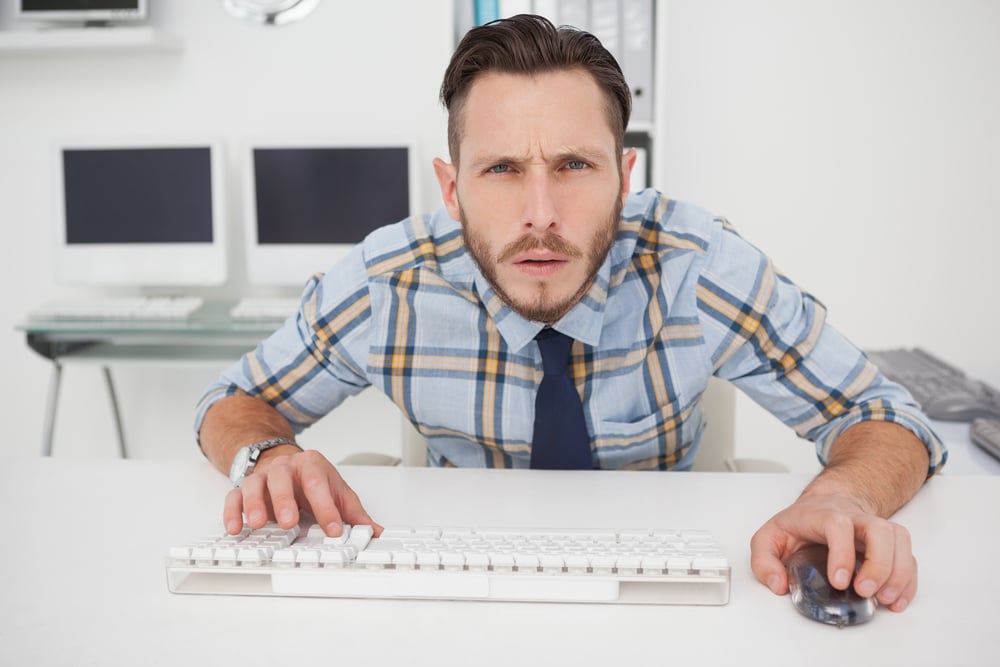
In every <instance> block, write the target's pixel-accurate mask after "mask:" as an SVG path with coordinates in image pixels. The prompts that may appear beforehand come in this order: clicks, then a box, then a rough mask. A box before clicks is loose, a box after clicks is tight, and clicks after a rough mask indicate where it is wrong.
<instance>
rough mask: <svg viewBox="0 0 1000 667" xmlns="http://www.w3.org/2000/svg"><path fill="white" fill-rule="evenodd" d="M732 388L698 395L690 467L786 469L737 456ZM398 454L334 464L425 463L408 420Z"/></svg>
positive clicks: (720, 386) (722, 385)
mask: <svg viewBox="0 0 1000 667" xmlns="http://www.w3.org/2000/svg"><path fill="white" fill-rule="evenodd" d="M735 413H736V390H735V389H734V388H733V385H731V384H730V383H728V382H725V381H723V380H717V379H715V378H712V379H711V380H710V381H709V383H708V389H706V390H705V395H704V396H703V397H702V414H703V415H705V422H706V425H705V432H704V433H702V436H701V445H700V447H699V449H698V455H697V456H696V457H695V461H694V465H693V466H692V468H691V469H692V470H699V471H705V472H788V468H786V467H785V466H783V465H781V464H780V463H777V462H775V461H769V460H766V459H737V458H736V457H735V455H734V453H735V446H736V424H735V422H736V420H735V417H736V414H735ZM402 422H403V424H402V428H403V451H402V457H395V456H389V455H387V454H376V453H370V452H362V453H359V454H352V455H351V456H348V457H346V458H344V459H343V460H341V461H340V463H339V464H338V465H400V464H402V465H405V466H425V465H427V443H426V441H425V440H424V437H423V436H422V435H420V432H419V431H417V429H416V428H414V426H413V424H411V423H410V422H409V421H408V420H406V419H403V420H402Z"/></svg>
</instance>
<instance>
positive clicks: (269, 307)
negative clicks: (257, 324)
mask: <svg viewBox="0 0 1000 667" xmlns="http://www.w3.org/2000/svg"><path fill="white" fill-rule="evenodd" d="M298 309H299V299H298V297H294V298H270V297H245V298H243V299H240V301H239V302H238V303H237V304H236V305H235V306H233V308H232V310H230V311H229V316H230V317H231V318H233V319H234V320H284V319H285V318H287V317H288V316H289V315H292V314H293V313H295V311H297V310H298Z"/></svg>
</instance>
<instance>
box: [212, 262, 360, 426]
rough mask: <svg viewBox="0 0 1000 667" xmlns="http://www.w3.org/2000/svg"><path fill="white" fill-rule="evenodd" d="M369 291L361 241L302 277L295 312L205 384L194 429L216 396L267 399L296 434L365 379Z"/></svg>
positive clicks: (358, 389) (338, 403)
mask: <svg viewBox="0 0 1000 667" xmlns="http://www.w3.org/2000/svg"><path fill="white" fill-rule="evenodd" d="M370 322H371V297H370V294H369V291H368V282H367V272H366V270H365V265H364V261H363V258H362V250H361V246H358V247H356V248H355V249H354V250H353V251H352V252H351V253H350V254H349V255H348V256H347V257H346V258H345V259H344V260H343V261H341V262H340V263H338V264H337V265H336V266H335V267H334V268H333V269H331V270H330V272H328V273H327V274H325V275H324V274H317V275H315V276H314V277H313V278H312V279H310V280H309V282H308V283H307V284H306V286H305V288H304V290H303V292H302V298H301V301H300V304H299V309H298V312H296V313H295V315H293V316H292V317H290V318H288V320H286V321H285V323H284V324H283V325H282V326H281V328H279V329H278V330H277V331H275V332H274V333H273V334H271V335H270V336H269V337H268V338H267V339H266V340H264V341H263V342H261V343H260V344H259V345H257V347H256V349H254V350H253V351H252V352H248V353H247V354H245V355H243V357H242V358H241V359H240V360H239V361H238V362H237V363H235V364H233V365H232V366H231V367H230V368H228V369H227V370H226V371H224V372H223V373H222V375H221V377H220V378H219V379H218V380H217V381H216V382H214V383H212V384H211V385H209V387H208V388H207V389H206V390H205V393H204V394H203V395H202V397H201V399H200V400H199V402H198V406H197V411H196V415H195V423H194V429H195V433H198V432H199V431H200V429H201V424H202V421H203V420H204V418H205V412H206V411H207V410H208V409H209V408H210V407H211V406H212V405H213V404H214V403H216V402H217V401H218V400H220V399H222V398H224V397H226V396H232V395H234V394H245V395H248V396H254V397H257V398H260V399H262V400H265V401H267V402H268V403H269V404H270V405H272V406H273V407H274V408H276V409H277V410H278V411H279V412H280V413H281V414H282V415H284V416H285V418H286V419H288V421H289V423H290V424H291V426H292V429H293V430H294V431H295V432H296V433H299V432H301V431H302V430H303V429H305V428H306V427H308V426H309V425H311V424H312V423H313V422H315V421H316V420H318V419H319V418H320V417H322V416H323V415H325V414H327V413H328V412H330V410H332V409H333V408H335V407H337V406H338V405H340V403H342V402H343V401H344V400H345V399H347V398H348V397H350V396H353V395H355V394H357V393H359V392H360V391H361V390H363V389H364V388H365V387H367V386H368V384H369V382H368V380H367V378H366V375H365V363H366V359H367V352H368V349H367V348H368V343H367V341H368V329H369V324H370Z"/></svg>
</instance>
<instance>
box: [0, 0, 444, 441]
mask: <svg viewBox="0 0 1000 667" xmlns="http://www.w3.org/2000/svg"><path fill="white" fill-rule="evenodd" d="M150 4H151V5H153V8H152V11H153V16H152V23H154V24H155V25H156V26H158V27H160V28H162V29H163V30H164V31H165V32H167V33H169V34H171V35H175V36H177V37H179V38H180V39H182V40H183V43H184V47H183V50H182V51H181V52H180V53H155V52H153V53H149V52H146V53H117V52H112V53H108V52H90V53H82V54H80V53H73V54H58V53H48V54H42V55H10V54H3V55H0V202H2V209H0V253H2V260H3V261H0V290H2V294H3V297H2V298H3V304H4V307H3V308H2V309H0V344H2V345H3V349H4V350H6V353H5V355H4V360H5V375H6V376H7V377H8V378H9V381H8V382H5V383H3V386H2V387H0V406H2V407H0V411H2V414H3V417H4V419H3V423H4V424H5V429H4V430H5V437H4V440H5V441H6V443H8V444H7V446H8V447H10V448H15V449H17V450H21V451H24V452H26V453H33V452H37V451H39V448H40V442H41V432H42V421H43V406H44V401H45V395H46V389H47V383H48V378H49V368H50V366H49V364H48V362H47V361H45V360H44V359H42V358H41V357H39V356H38V355H36V354H35V353H33V352H31V351H30V350H29V349H28V348H27V347H26V345H25V343H24V337H23V335H21V334H19V333H18V332H16V331H15V330H14V327H15V324H16V323H17V322H18V321H20V320H21V319H23V317H24V316H25V314H26V313H27V312H28V310H29V309H30V308H31V307H32V306H33V305H35V304H37V303H39V302H42V301H44V300H46V299H50V298H57V297H60V296H64V295H66V294H73V293H76V292H77V291H78V290H72V289H70V288H67V287H64V286H59V285H56V284H55V283H54V281H53V278H52V275H53V271H52V265H51V260H50V251H51V248H52V243H53V241H52V239H53V223H52V221H51V215H50V213H51V211H50V206H49V204H50V202H51V198H52V194H51V191H50V181H51V165H50V163H49V157H50V156H49V154H48V152H47V151H48V148H49V145H50V143H51V142H52V141H53V139H54V138H57V137H64V136H71V137H81V136H89V135H97V136H117V135H125V136H136V135H138V136H152V137H157V136H163V137H171V136H178V135H184V136H192V135H193V136H216V137H220V138H221V139H222V140H223V141H224V142H225V143H226V145H227V146H231V147H234V148H236V147H238V146H239V145H240V143H241V142H243V141H247V140H249V139H253V138H259V137H264V138H274V139H278V140H281V139H286V138H315V139H318V140H324V139H326V140H331V141H335V140H336V139H337V138H338V137H355V136H365V135H375V136H377V135H378V133H379V132H381V131H385V130H387V129H391V130H392V131H393V133H394V134H398V133H401V132H412V133H413V136H415V137H416V139H417V141H418V150H419V153H420V156H421V162H422V163H423V164H425V165H426V168H425V169H424V171H423V173H422V174H421V178H422V181H423V187H422V198H423V200H424V203H425V206H437V205H438V202H439V201H440V196H439V194H438V193H437V187H436V184H435V182H434V180H433V172H432V170H431V169H430V160H431V159H432V158H433V157H435V156H437V155H446V154H447V143H446V141H445V115H444V112H443V110H442V109H441V108H440V105H439V104H438V102H437V95H436V93H437V89H438V87H439V86H440V83H441V75H442V73H443V72H444V68H445V66H446V65H447V62H448V58H449V57H450V55H451V51H452V49H453V47H454V42H453V29H452V22H453V19H452V8H451V7H452V6H451V3H450V2H431V3H423V2H421V3H415V2H410V1H408V0H387V1H382V2H377V3H376V2H346V1H341V0H328V1H326V2H322V3H320V5H319V8H318V9H317V10H316V11H315V13H313V14H312V15H310V16H309V18H308V19H307V20H305V21H303V22H301V23H297V24H293V25H287V26H282V27H280V28H265V27H261V26H257V25H252V24H249V23H245V22H241V21H237V20H235V19H233V18H231V17H229V16H228V15H227V14H226V13H225V12H224V10H223V8H222V3H221V0H220V1H214V2H212V1H208V0H170V1H164V0H158V1H155V2H151V3H150ZM12 6H13V3H7V2H4V3H2V4H0V12H2V14H0V27H4V26H6V27H10V26H11V25H12V23H13V17H12V11H13V10H12ZM241 175H242V174H241V165H240V163H239V153H238V152H237V151H236V150H233V151H231V152H230V154H229V155H228V172H227V177H228V191H229V196H228V198H227V206H228V216H227V217H228V222H229V232H230V240H231V241H232V244H231V245H232V246H233V248H234V252H233V253H231V257H230V264H231V278H230V280H229V281H228V283H227V284H226V285H225V286H224V287H221V288H216V289H212V290H202V292H203V293H204V294H207V295H211V296H223V297H224V296H232V297H233V298H234V299H235V298H236V297H237V296H239V295H240V294H241V293H242V292H243V291H244V286H245V278H244V271H243V268H242V265H241V263H240V257H241V252H240V248H242V239H243V236H242V230H241V228H240V213H241V212H240V205H241V197H240V189H239V188H240V185H241V181H240V178H241ZM219 370H221V368H220V369H215V368H200V369H177V368H142V369H140V368H121V369H116V370H115V378H116V381H117V383H118V388H119V392H120V394H121V396H120V399H121V403H122V407H123V411H124V422H125V429H126V435H127V437H128V439H129V440H130V441H131V442H130V444H131V446H132V449H133V451H134V453H135V454H136V455H138V456H150V457H154V456H155V457H182V458H187V457H197V456H200V454H198V453H197V450H196V448H195V446H194V444H193V442H194V440H193V435H192V432H191V421H192V415H193V407H194V404H195V402H196V401H197V399H198V397H199V396H200V394H201V392H202V390H203V388H204V387H205V386H206V385H207V384H208V383H209V382H210V381H211V380H212V379H214V378H215V377H216V376H217V375H218V371H219ZM393 410H394V408H393V407H392V406H391V404H389V402H388V401H387V400H386V399H384V398H383V397H381V396H380V395H378V394H376V393H375V392H365V394H363V395H362V396H361V397H358V398H356V399H352V401H351V408H350V409H344V410H340V411H338V412H337V413H336V415H334V416H331V418H330V419H328V420H325V421H324V422H322V423H321V424H320V425H318V426H317V427H316V428H315V429H312V430H311V431H310V432H309V433H308V434H307V435H306V436H305V437H303V438H302V440H303V442H305V443H306V444H308V445H310V446H313V447H318V448H323V449H325V450H327V451H328V452H330V453H331V455H332V456H334V457H336V458H339V457H340V456H341V455H342V454H343V453H345V452H346V451H351V450H354V449H363V450H366V451H392V450H394V449H395V448H398V439H399V428H398V425H399V421H398V419H397V418H396V416H395V414H396V413H395V412H393ZM380 415H389V418H388V419H380V418H379V416H380ZM345 443H357V445H358V446H357V447H352V448H351V449H350V450H348V449H345ZM116 447H117V446H116V441H115V439H114V430H113V427H112V420H111V413H110V409H109V407H108V403H107V400H106V394H105V393H104V387H103V384H102V379H101V376H100V372H99V370H98V369H96V368H94V367H89V366H75V365H68V366H67V367H66V371H65V373H64V384H63V391H62V395H61V405H60V413H59V420H58V422H57V425H56V438H55V447H54V449H55V453H56V454H57V455H69V454H80V455H94V456H109V457H110V456H115V455H116V452H117V449H116Z"/></svg>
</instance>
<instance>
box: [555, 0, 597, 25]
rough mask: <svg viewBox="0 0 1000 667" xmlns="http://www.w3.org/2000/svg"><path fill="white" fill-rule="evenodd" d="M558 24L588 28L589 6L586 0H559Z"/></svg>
mask: <svg viewBox="0 0 1000 667" xmlns="http://www.w3.org/2000/svg"><path fill="white" fill-rule="evenodd" d="M559 25H571V26H573V27H574V28H579V29H580V30H587V31H589V30H590V8H589V7H588V6H587V0H559Z"/></svg>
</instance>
